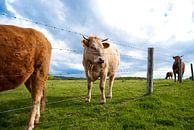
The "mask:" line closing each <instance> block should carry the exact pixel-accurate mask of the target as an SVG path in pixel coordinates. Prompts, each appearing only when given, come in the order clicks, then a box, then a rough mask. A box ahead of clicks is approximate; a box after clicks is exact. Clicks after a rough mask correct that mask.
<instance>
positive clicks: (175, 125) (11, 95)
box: [0, 80, 194, 130]
mask: <svg viewBox="0 0 194 130" xmlns="http://www.w3.org/2000/svg"><path fill="white" fill-rule="evenodd" d="M98 84H99V82H95V84H94V87H93V92H92V100H91V103H85V101H84V99H85V95H86V92H87V87H86V81H85V80H50V81H48V82H47V106H46V111H45V112H44V113H42V114H41V118H40V124H39V125H36V126H35V130H42V129H46V130H128V129H129V130H130V129H149V130H154V129H164V130H165V129H167V130H168V129H169V130H171V129H176V130H182V129H188V130H189V129H194V82H193V81H184V82H183V83H182V84H179V83H174V82H173V81H170V80H155V81H154V93H153V94H152V95H147V96H145V93H146V81H145V80H116V81H115V84H114V87H113V98H112V99H107V103H106V104H104V105H100V104H99V100H100V99H99V87H98ZM107 88H108V87H106V92H108V91H107ZM30 105H31V98H30V94H29V93H28V91H27V90H26V89H25V87H19V88H17V89H15V90H11V91H5V92H1V93H0V112H2V111H6V110H11V109H15V108H22V107H25V106H30ZM29 113H30V109H29V108H28V109H23V110H18V111H14V112H8V113H3V114H0V129H1V130H7V129H10V130H21V129H24V127H25V126H26V122H27V119H28V116H29Z"/></svg>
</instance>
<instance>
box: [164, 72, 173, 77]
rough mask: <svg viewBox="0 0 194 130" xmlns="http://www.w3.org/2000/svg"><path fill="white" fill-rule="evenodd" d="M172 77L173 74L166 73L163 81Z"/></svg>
mask: <svg viewBox="0 0 194 130" xmlns="http://www.w3.org/2000/svg"><path fill="white" fill-rule="evenodd" d="M172 77H173V72H167V73H166V78H165V79H172Z"/></svg>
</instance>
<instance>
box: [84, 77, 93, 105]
mask: <svg viewBox="0 0 194 130" xmlns="http://www.w3.org/2000/svg"><path fill="white" fill-rule="evenodd" d="M92 85H93V82H92V81H91V80H88V94H87V96H86V99H85V101H86V102H90V101H91V95H92Z"/></svg>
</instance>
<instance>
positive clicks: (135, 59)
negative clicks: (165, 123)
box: [0, 0, 194, 78]
mask: <svg viewBox="0 0 194 130" xmlns="http://www.w3.org/2000/svg"><path fill="white" fill-rule="evenodd" d="M0 13H1V14H0V24H12V25H17V26H22V27H30V28H35V29H37V30H39V31H41V32H42V33H44V34H45V36H46V37H47V38H48V39H49V41H50V42H51V43H52V47H53V48H58V49H53V50H52V59H51V66H50V74H55V75H66V76H71V77H82V76H84V73H83V71H84V69H83V66H82V50H83V47H82V45H81V39H82V37H81V35H79V34H77V33H81V34H85V35H97V36H99V37H101V38H109V39H110V40H109V41H110V44H111V45H112V46H115V47H117V48H118V49H119V51H120V53H121V63H120V67H119V71H118V73H117V76H140V77H146V70H147V48H148V47H154V50H155V53H154V58H155V61H154V63H155V64H154V70H155V71H154V78H164V77H165V74H166V72H167V71H172V63H173V59H172V56H175V55H183V61H184V62H185V63H186V72H185V75H184V78H187V77H188V76H190V75H191V74H190V63H194V47H193V45H194V1H193V0H146V1H142V0H114V1H113V0H106V1H105V0H95V1H94V0H90V1H87V0H49V1H48V0H33V1H30V0H1V1H0ZM13 16H15V17H16V19H15V18H13ZM20 18H21V19H20ZM22 19H28V20H31V21H37V22H39V23H42V24H46V25H49V26H54V27H57V28H60V29H64V30H60V29H54V28H50V27H48V26H45V25H42V24H36V23H33V22H29V21H25V20H22ZM68 31H72V32H76V33H72V32H68ZM60 49H62V50H60Z"/></svg>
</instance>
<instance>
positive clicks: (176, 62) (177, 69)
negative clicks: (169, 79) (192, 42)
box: [172, 56, 185, 82]
mask: <svg viewBox="0 0 194 130" xmlns="http://www.w3.org/2000/svg"><path fill="white" fill-rule="evenodd" d="M181 57H182V56H173V59H174V63H173V66H172V69H173V73H174V81H175V82H176V74H178V81H179V82H180V81H181V79H180V61H181ZM181 63H182V64H181V65H182V68H181V69H182V77H183V74H184V71H185V63H184V62H181ZM182 77H181V78H182Z"/></svg>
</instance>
